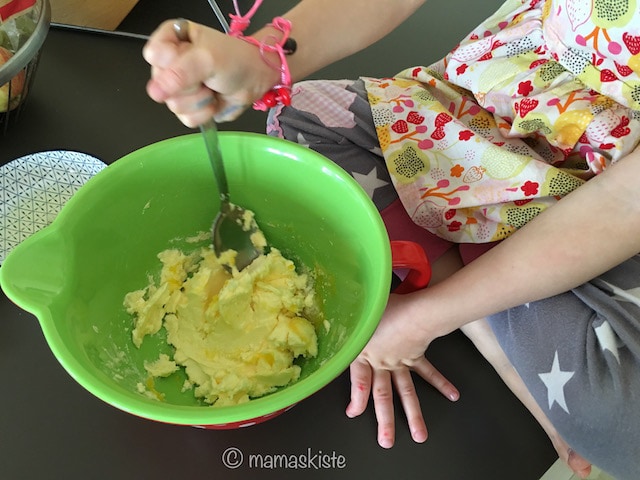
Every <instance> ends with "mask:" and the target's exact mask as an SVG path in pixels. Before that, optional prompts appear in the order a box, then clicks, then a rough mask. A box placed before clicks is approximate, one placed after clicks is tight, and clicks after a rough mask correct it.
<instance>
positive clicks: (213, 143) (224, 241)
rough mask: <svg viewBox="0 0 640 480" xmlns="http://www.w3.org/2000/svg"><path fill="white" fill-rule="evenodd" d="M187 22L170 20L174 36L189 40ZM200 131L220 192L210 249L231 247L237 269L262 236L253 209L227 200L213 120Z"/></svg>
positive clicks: (251, 255) (258, 252)
mask: <svg viewBox="0 0 640 480" xmlns="http://www.w3.org/2000/svg"><path fill="white" fill-rule="evenodd" d="M188 25H189V23H188V22H187V21H186V20H182V19H180V20H177V21H176V22H175V23H174V24H173V30H174V32H175V34H176V36H177V37H178V40H180V41H184V42H188V41H189V32H188ZM200 131H201V132H202V137H203V138H204V143H205V145H206V148H207V154H208V155H209V161H210V162H211V167H212V169H213V173H214V176H215V178H216V182H217V184H218V191H219V192H220V211H219V212H218V214H217V215H216V218H215V220H214V221H213V250H214V251H215V252H216V255H218V256H220V255H221V254H222V253H223V252H225V251H227V250H235V251H236V252H237V254H236V257H235V266H236V268H237V269H238V270H242V269H244V268H245V267H247V266H248V265H249V264H250V263H251V262H252V261H253V260H255V259H256V258H257V257H258V256H260V255H261V254H262V253H263V250H262V247H261V246H260V245H258V246H256V245H255V243H258V241H256V238H258V239H262V238H263V237H262V234H261V232H260V228H259V227H258V224H257V223H256V221H255V219H254V216H253V212H251V211H248V210H245V209H244V208H243V207H241V206H239V205H235V204H233V203H231V202H230V201H229V186H228V184H227V176H226V174H225V172H224V163H223V161H222V153H221V152H220V144H219V142H218V128H217V127H216V122H215V121H214V120H213V119H209V120H208V121H206V122H205V123H203V124H202V125H200ZM229 269H231V267H229Z"/></svg>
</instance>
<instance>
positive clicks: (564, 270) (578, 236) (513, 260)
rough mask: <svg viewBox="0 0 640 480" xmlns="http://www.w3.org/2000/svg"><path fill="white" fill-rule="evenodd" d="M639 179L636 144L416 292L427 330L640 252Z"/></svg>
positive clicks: (585, 277) (538, 294)
mask: <svg viewBox="0 0 640 480" xmlns="http://www.w3.org/2000/svg"><path fill="white" fill-rule="evenodd" d="M638 178H640V151H638V150H636V151H635V152H633V153H632V154H630V155H629V156H628V157H626V158H625V159H623V160H621V161H620V162H618V163H617V164H615V165H614V166H612V167H611V168H609V169H608V170H607V171H605V172H604V173H602V174H601V175H599V176H598V177H596V178H594V179H592V180H590V181H589V182H587V183H586V184H585V185H583V186H581V187H580V188H578V189H577V190H576V191H574V192H572V193H571V194H569V195H567V196H566V197H565V198H564V199H562V200H561V201H560V202H558V203H557V204H556V205H554V206H553V207H551V208H549V209H548V210H546V211H545V212H543V213H542V214H540V215H539V216H538V217H537V218H535V219H534V220H532V221H531V222H530V223H529V224H527V225H526V226H525V227H523V228H522V229H520V230H519V231H518V232H516V233H515V234H513V235H512V236H511V237H510V238H508V239H507V240H505V241H504V242H502V243H501V244H500V245H498V246H496V247H495V248H494V249H492V250H491V251H489V252H487V253H486V254H484V255H483V256H482V257H480V258H478V259H477V260H475V261H474V262H472V263H471V264H469V265H468V266H466V267H464V268H463V269H461V270H460V271H459V272H457V273H456V274H454V275H452V276H451V277H449V278H448V279H446V280H445V281H443V282H441V283H439V284H437V285H434V286H433V287H431V288H428V289H426V290H425V291H423V292H421V293H419V294H417V295H416V298H415V299H414V302H415V303H414V305H413V307H414V308H417V309H418V310H416V311H419V309H420V308H423V309H429V315H428V316H426V317H427V318H428V319H429V322H431V323H430V325H428V326H425V328H429V329H430V330H431V331H432V332H433V331H434V330H433V329H434V328H435V329H436V330H437V331H438V332H439V333H440V334H442V335H444V334H446V333H449V332H451V331H453V330H455V329H457V328H459V327H460V326H462V325H464V324H467V323H469V322H470V321H473V320H475V319H478V318H482V317H485V316H487V315H491V314H494V313H497V312H500V311H503V310H505V309H507V308H510V307H514V306H517V305H522V304H525V303H527V302H532V301H535V300H539V299H542V298H547V297H550V296H553V295H556V294H559V293H562V292H565V291H567V290H570V289H571V288H574V287H576V286H578V285H580V284H583V283H585V282H587V281H589V280H591V279H593V278H595V277H597V276H598V275H600V274H602V273H604V272H606V271H607V270H609V269H611V268H613V267H614V266H616V265H618V264H620V263H622V262H623V261H624V260H626V259H628V258H630V257H632V256H633V255H635V254H637V253H638V252H640V189H638V187H637V179H638ZM421 296H422V298H421ZM433 322H439V323H438V324H437V325H434V324H433Z"/></svg>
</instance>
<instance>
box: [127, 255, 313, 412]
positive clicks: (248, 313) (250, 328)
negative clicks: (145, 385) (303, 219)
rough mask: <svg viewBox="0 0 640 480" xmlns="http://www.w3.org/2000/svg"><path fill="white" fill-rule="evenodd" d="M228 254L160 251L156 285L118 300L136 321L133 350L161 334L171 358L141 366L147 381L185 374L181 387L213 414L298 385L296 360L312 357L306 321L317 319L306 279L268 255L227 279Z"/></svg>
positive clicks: (287, 263)
mask: <svg viewBox="0 0 640 480" xmlns="http://www.w3.org/2000/svg"><path fill="white" fill-rule="evenodd" d="M234 254H235V252H232V251H231V252H225V253H224V254H223V255H222V256H221V257H220V258H218V257H216V255H215V253H214V252H213V251H212V249H211V248H202V249H200V250H198V251H197V252H195V253H193V254H191V255H186V254H184V253H183V252H181V251H179V250H165V251H163V252H161V253H160V254H159V255H158V258H159V259H160V261H161V262H162V264H163V268H162V272H161V275H160V280H159V282H157V283H154V282H151V284H150V285H149V286H147V287H146V288H144V289H143V290H137V291H134V292H130V293H128V294H127V295H126V297H125V300H124V306H125V307H126V309H127V312H129V313H130V314H132V315H134V316H135V323H134V329H133V331H132V340H133V343H134V344H135V345H136V346H137V347H140V345H141V344H142V342H143V339H144V337H145V336H146V335H154V334H155V333H157V332H158V331H159V330H160V329H161V328H162V327H164V328H165V329H166V331H167V341H168V343H169V344H171V345H173V347H174V348H175V352H174V354H173V358H169V357H168V356H166V355H161V356H160V357H159V358H158V359H157V360H156V361H151V362H145V368H146V369H147V371H148V372H149V375H150V377H152V378H153V377H159V376H168V375H171V374H172V373H173V372H174V371H176V370H178V369H179V368H180V367H184V369H185V371H186V374H187V377H188V379H189V380H188V382H187V383H188V384H187V387H190V386H193V387H195V388H194V392H195V395H196V396H197V397H200V398H202V399H203V400H204V401H205V402H207V403H209V404H213V405H215V406H225V405H235V404H238V403H242V402H246V401H248V400H249V399H251V398H255V397H259V396H261V395H264V394H266V393H269V392H272V391H274V390H275V389H276V388H277V387H280V386H284V385H288V384H289V383H291V382H294V381H296V380H297V379H298V378H299V376H300V367H299V366H298V365H295V364H294V363H293V362H294V360H295V359H296V358H297V357H299V356H304V357H313V356H315V355H316V354H317V349H318V347H317V336H316V330H315V327H314V324H313V323H312V322H311V321H310V320H309V318H311V317H313V316H318V310H317V307H316V303H315V297H314V291H313V288H312V285H311V281H310V278H309V276H308V275H306V274H299V273H297V272H296V269H295V265H294V264H293V262H291V261H290V260H288V259H286V258H284V257H283V256H282V255H281V253H280V252H279V251H278V250H277V249H274V248H272V249H271V251H270V252H269V253H268V254H266V255H261V256H260V257H258V258H257V259H256V260H255V261H254V262H253V263H252V264H251V265H249V266H248V267H247V268H245V269H244V270H242V271H241V272H238V271H237V270H236V269H235V268H234V269H233V274H230V273H228V272H227V270H226V269H225V268H224V265H225V264H226V265H233V258H234Z"/></svg>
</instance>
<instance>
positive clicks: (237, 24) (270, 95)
mask: <svg viewBox="0 0 640 480" xmlns="http://www.w3.org/2000/svg"><path fill="white" fill-rule="evenodd" d="M261 3H262V0H256V1H255V3H254V5H253V7H252V8H251V9H250V10H249V12H248V13H247V14H245V15H240V13H239V10H238V5H237V2H236V1H235V0H234V5H235V9H236V15H233V14H232V15H229V17H230V18H231V24H230V26H229V32H228V33H229V35H231V36H232V37H236V38H239V39H241V40H244V41H245V42H248V43H250V44H252V45H255V46H256V47H258V49H259V50H260V56H261V57H262V60H263V61H264V62H265V63H266V64H267V65H269V66H270V67H271V68H273V69H274V70H277V71H279V72H280V83H278V84H276V85H274V86H273V88H272V89H271V90H269V91H268V92H267V93H265V94H264V95H263V96H262V98H261V99H260V100H256V101H255V102H254V103H253V108H254V109H255V110H261V111H265V110H267V109H269V108H273V107H275V106H276V105H278V104H282V105H291V85H292V82H291V73H290V72H289V64H288V63H287V58H286V57H287V55H291V54H293V53H294V52H295V51H296V48H297V43H296V41H295V40H294V39H293V38H291V37H290V36H289V34H290V33H291V22H290V21H289V20H287V19H285V18H282V17H276V18H274V19H273V21H272V22H271V23H270V24H269V26H270V27H273V28H275V29H276V30H278V31H279V32H280V33H281V34H282V35H281V36H280V38H279V39H278V38H277V37H276V36H275V35H270V36H268V37H266V38H265V39H263V40H256V39H255V38H253V37H251V36H245V35H244V31H245V30H246V29H247V27H248V26H249V23H250V19H251V17H252V16H253V15H254V13H255V12H256V10H257V8H258V7H259V6H260V4H261ZM266 53H275V54H276V55H277V56H278V59H279V60H280V64H279V65H276V64H274V63H273V62H272V61H271V60H270V59H269V58H267V56H266V55H265V54H266Z"/></svg>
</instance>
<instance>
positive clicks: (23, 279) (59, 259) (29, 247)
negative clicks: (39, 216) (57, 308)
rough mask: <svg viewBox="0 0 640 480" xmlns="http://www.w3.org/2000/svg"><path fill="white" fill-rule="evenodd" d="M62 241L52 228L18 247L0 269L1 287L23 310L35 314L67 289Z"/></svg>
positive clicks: (40, 232)
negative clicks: (65, 286)
mask: <svg viewBox="0 0 640 480" xmlns="http://www.w3.org/2000/svg"><path fill="white" fill-rule="evenodd" d="M62 247H63V238H62V236H61V235H60V234H59V233H58V231H57V230H55V229H52V228H51V227H48V228H45V229H43V230H41V231H39V232H36V233H35V234H34V235H32V236H31V237H29V238H27V239H26V240H24V241H23V242H22V243H20V244H19V245H18V246H16V247H15V248H14V249H13V250H12V251H11V252H10V253H9V255H7V258H6V259H5V261H4V262H3V263H2V267H0V286H1V287H2V290H3V291H4V292H5V294H6V295H7V297H8V298H9V299H10V300H11V301H12V302H14V303H15V304H16V305H18V306H19V307H20V308H22V309H23V310H26V311H28V312H31V313H33V314H36V313H37V312H38V311H39V310H40V308H41V307H44V306H48V305H49V303H50V302H51V299H52V298H55V297H56V295H58V294H59V293H60V291H61V290H62V289H63V288H64V282H65V276H66V275H65V270H66V268H65V266H66V260H65V257H64V252H63V250H64V249H63V248H62Z"/></svg>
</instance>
